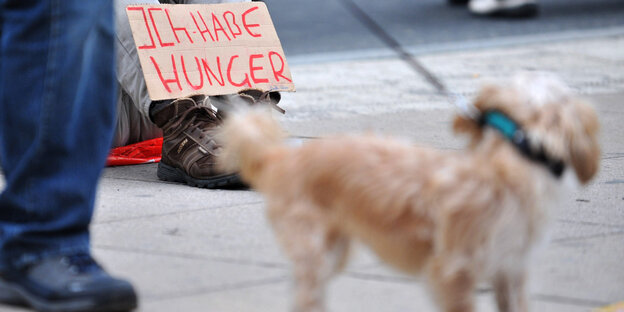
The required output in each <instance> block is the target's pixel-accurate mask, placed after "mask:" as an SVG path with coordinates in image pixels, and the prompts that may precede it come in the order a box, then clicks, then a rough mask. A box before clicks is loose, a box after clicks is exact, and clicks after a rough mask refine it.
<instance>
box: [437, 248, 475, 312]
mask: <svg viewBox="0 0 624 312" xmlns="http://www.w3.org/2000/svg"><path fill="white" fill-rule="evenodd" d="M453 260H454V259H453V257H452V256H443V255H440V256H436V257H434V259H432V262H431V263H430V266H429V268H428V278H429V286H430V287H431V291H432V292H433V295H434V297H435V299H436V302H437V303H438V305H439V306H440V308H441V309H442V311H444V312H473V311H474V302H473V301H474V298H473V297H474V294H473V292H474V288H475V279H474V277H473V276H472V274H471V271H470V270H468V269H467V268H462V267H458V265H457V263H453Z"/></svg>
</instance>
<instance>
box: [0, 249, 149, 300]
mask: <svg viewBox="0 0 624 312" xmlns="http://www.w3.org/2000/svg"><path fill="white" fill-rule="evenodd" d="M0 301H1V302H3V303H6V304H12V305H16V304H22V305H27V306H30V307H32V308H33V309H35V310H37V311H42V312H75V311H80V312H91V311H97V312H102V311H130V310H132V309H134V308H136V307H137V296H136V293H135V291H134V288H133V287H132V285H131V284H130V283H128V282H127V281H124V280H120V279H116V278H113V277H111V276H110V275H108V273H106V272H105V271H104V269H102V267H100V266H99V265H98V264H97V263H96V262H95V261H94V260H93V258H91V256H90V255H88V254H85V253H80V254H75V255H68V256H57V257H51V258H48V259H43V260H41V261H40V262H37V263H35V264H33V265H30V266H28V267H26V268H24V269H22V270H14V271H10V272H4V273H1V274H0Z"/></svg>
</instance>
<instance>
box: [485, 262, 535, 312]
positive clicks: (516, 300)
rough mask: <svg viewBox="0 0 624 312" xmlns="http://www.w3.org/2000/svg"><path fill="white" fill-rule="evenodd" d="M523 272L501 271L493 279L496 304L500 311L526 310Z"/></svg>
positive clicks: (519, 311)
mask: <svg viewBox="0 0 624 312" xmlns="http://www.w3.org/2000/svg"><path fill="white" fill-rule="evenodd" d="M525 280H526V277H525V274H524V273H519V272H516V273H508V272H501V273H499V274H497V275H496V278H495V279H494V285H493V286H494V293H495V294H496V304H497V305H498V311H500V312H526V311H528V303H527V299H526V293H525Z"/></svg>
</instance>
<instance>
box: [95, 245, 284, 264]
mask: <svg viewBox="0 0 624 312" xmlns="http://www.w3.org/2000/svg"><path fill="white" fill-rule="evenodd" d="M93 247H94V248H97V249H103V250H109V251H115V252H126V253H136V254H142V255H151V256H160V257H171V258H181V259H185V260H187V259H188V260H201V261H213V262H219V263H227V264H237V265H244V266H250V267H259V268H266V269H280V270H288V269H289V268H290V266H289V265H288V264H284V263H279V262H269V261H249V260H242V259H238V258H230V257H214V256H203V255H198V254H189V253H182V252H171V251H158V250H146V249H138V248H123V247H116V246H110V245H101V244H94V245H93Z"/></svg>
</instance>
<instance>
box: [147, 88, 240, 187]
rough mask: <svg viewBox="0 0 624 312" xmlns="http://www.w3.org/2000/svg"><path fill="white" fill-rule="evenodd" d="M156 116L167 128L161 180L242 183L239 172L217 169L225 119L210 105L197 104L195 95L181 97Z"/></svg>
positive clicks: (210, 184)
mask: <svg viewBox="0 0 624 312" xmlns="http://www.w3.org/2000/svg"><path fill="white" fill-rule="evenodd" d="M153 119H154V122H155V123H156V125H157V126H158V127H159V128H161V129H162V130H163V147H162V159H161V160H160V163H159V164H158V171H157V175H158V178H159V179H161V180H165V181H175V182H182V183H186V184H188V185H190V186H196V187H205V188H220V187H231V186H239V185H242V182H241V180H240V178H239V176H238V175H237V174H236V173H232V172H219V171H218V170H217V169H216V166H215V162H216V155H217V154H218V153H219V151H220V149H221V147H220V146H219V145H218V144H217V143H216V142H215V140H214V136H215V133H216V131H217V128H218V127H219V125H220V124H221V118H220V117H219V116H217V114H216V112H215V111H213V110H212V109H211V108H210V107H207V106H201V105H197V103H195V101H194V100H193V99H191V98H181V99H177V100H175V101H173V103H171V104H170V105H168V106H167V107H165V108H164V109H162V110H161V111H159V112H158V113H156V114H155V115H154V117H153Z"/></svg>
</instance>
